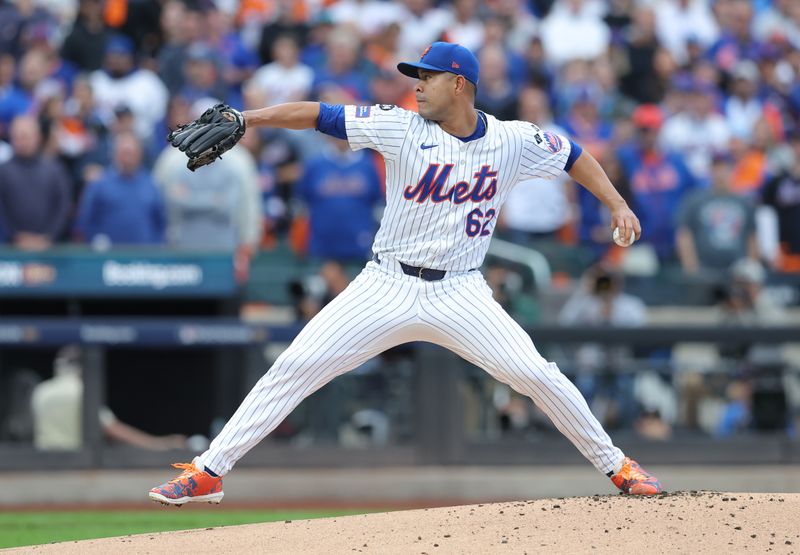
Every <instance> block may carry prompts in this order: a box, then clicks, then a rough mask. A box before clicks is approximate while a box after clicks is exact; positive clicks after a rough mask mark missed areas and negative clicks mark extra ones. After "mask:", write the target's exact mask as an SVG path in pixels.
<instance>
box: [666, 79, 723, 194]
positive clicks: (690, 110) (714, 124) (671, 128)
mask: <svg viewBox="0 0 800 555" xmlns="http://www.w3.org/2000/svg"><path fill="white" fill-rule="evenodd" d="M687 86H688V88H689V96H688V99H687V100H688V102H687V105H686V109H685V110H684V111H682V112H679V113H677V114H675V115H673V116H672V117H670V118H669V119H668V120H667V122H666V123H665V124H664V128H663V129H662V130H661V134H660V137H659V142H660V144H661V146H662V147H664V149H666V150H669V151H673V152H675V153H678V154H680V155H682V156H683V159H684V160H685V161H686V165H687V166H688V167H689V169H690V170H691V172H692V175H693V176H694V177H695V178H696V179H697V180H699V181H701V182H707V181H708V178H709V172H710V169H711V158H712V156H713V155H714V153H716V152H723V151H725V150H727V148H728V142H729V141H730V136H731V134H730V130H729V128H728V124H727V122H726V120H725V117H724V116H722V115H721V114H719V113H718V112H716V111H715V109H714V102H715V100H716V92H715V91H714V89H713V88H711V87H710V86H707V85H703V84H701V83H699V82H693V83H691V84H688V85H687Z"/></svg>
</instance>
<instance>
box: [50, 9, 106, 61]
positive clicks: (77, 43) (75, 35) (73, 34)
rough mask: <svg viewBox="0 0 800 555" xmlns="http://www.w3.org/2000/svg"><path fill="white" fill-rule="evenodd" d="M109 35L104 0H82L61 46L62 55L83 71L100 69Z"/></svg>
mask: <svg viewBox="0 0 800 555" xmlns="http://www.w3.org/2000/svg"><path fill="white" fill-rule="evenodd" d="M109 35H110V32H109V30H108V28H107V27H106V25H105V22H104V21H103V0H81V2H80V6H79V8H78V17H77V18H76V19H75V23H74V24H73V25H72V29H71V30H70V32H69V34H68V35H67V38H66V39H65V40H64V44H63V45H62V46H61V57H62V58H64V59H65V60H68V61H70V62H72V63H73V64H75V66H76V67H77V68H78V69H80V70H81V71H95V70H98V69H100V68H101V67H102V65H103V53H104V52H105V50H106V41H108V37H109Z"/></svg>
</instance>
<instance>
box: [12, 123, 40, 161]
mask: <svg viewBox="0 0 800 555" xmlns="http://www.w3.org/2000/svg"><path fill="white" fill-rule="evenodd" d="M40 145H41V134H40V133H39V124H38V123H37V122H36V120H35V119H33V118H31V117H20V118H17V119H15V120H14V122H13V123H12V124H11V146H12V147H13V149H14V153H15V154H16V155H17V156H21V157H23V158H28V157H31V156H34V155H35V154H36V153H37V152H39V146H40Z"/></svg>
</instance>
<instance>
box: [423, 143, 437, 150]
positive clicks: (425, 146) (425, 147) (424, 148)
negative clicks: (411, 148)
mask: <svg viewBox="0 0 800 555" xmlns="http://www.w3.org/2000/svg"><path fill="white" fill-rule="evenodd" d="M436 146H439V145H426V144H421V145H419V147H420V148H421V149H422V150H428V149H429V148H433V147H436Z"/></svg>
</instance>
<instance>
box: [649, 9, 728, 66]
mask: <svg viewBox="0 0 800 555" xmlns="http://www.w3.org/2000/svg"><path fill="white" fill-rule="evenodd" d="M710 4H711V3H710V2H708V1H707V0H661V1H660V2H657V3H656V4H655V16H656V17H655V22H656V32H657V34H658V39H659V41H660V42H661V44H662V45H663V46H664V48H666V49H667V50H668V51H669V53H670V54H671V55H672V57H673V58H674V59H675V61H676V62H677V63H678V64H679V65H685V64H687V62H690V55H689V49H690V48H691V46H692V45H698V46H699V47H700V48H701V49H705V48H708V47H709V46H711V44H713V43H714V42H715V41H716V40H717V37H718V36H719V27H718V25H717V22H716V21H715V19H714V14H713V13H712V11H711V6H710Z"/></svg>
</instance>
